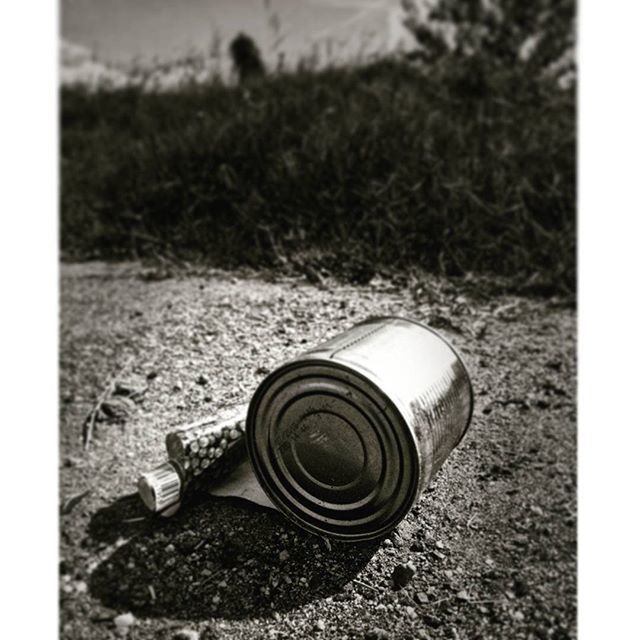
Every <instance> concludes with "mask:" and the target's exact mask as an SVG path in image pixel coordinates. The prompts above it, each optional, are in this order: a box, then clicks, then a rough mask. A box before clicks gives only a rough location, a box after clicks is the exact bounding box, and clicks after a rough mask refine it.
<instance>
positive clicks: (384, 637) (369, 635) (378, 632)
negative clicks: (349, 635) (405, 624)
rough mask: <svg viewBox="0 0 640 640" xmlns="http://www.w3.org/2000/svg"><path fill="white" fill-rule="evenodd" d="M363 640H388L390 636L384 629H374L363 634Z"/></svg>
mask: <svg viewBox="0 0 640 640" xmlns="http://www.w3.org/2000/svg"><path fill="white" fill-rule="evenodd" d="M364 637H365V640H390V638H391V635H390V634H389V632H388V631H386V630H385V629H380V627H375V629H371V630H370V631H367V632H366V633H365V634H364Z"/></svg>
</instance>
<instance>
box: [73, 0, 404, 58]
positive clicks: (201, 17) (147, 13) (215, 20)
mask: <svg viewBox="0 0 640 640" xmlns="http://www.w3.org/2000/svg"><path fill="white" fill-rule="evenodd" d="M61 7H62V11H61V30H62V38H63V40H64V41H65V42H66V43H72V44H73V45H81V46H82V47H84V48H88V49H90V50H91V51H92V52H93V53H94V54H95V55H96V56H97V58H98V60H100V61H101V62H106V63H111V64H113V63H124V64H126V63H129V62H131V61H132V60H134V59H135V58H138V59H139V60H140V61H141V62H150V61H152V60H153V59H154V58H157V59H160V60H170V59H174V58H176V57H179V56H181V55H184V54H186V53H188V52H189V51H190V50H191V51H193V52H197V53H206V52H207V51H208V49H209V47H210V44H211V42H212V40H213V39H214V37H215V35H216V34H217V36H219V37H220V38H221V39H222V46H223V52H224V54H225V55H226V49H227V46H228V42H229V40H230V39H231V38H233V37H234V36H235V35H236V33H238V32H239V31H244V32H245V33H247V34H249V35H251V36H252V37H253V38H254V39H255V40H256V42H257V43H258V45H259V46H260V48H261V50H262V52H263V56H264V58H265V59H266V60H273V59H275V57H276V53H275V51H276V46H275V45H276V41H277V40H278V39H280V43H279V45H278V47H277V48H278V49H279V50H280V51H284V53H285V56H286V59H287V60H288V61H290V62H293V61H295V60H296V59H297V58H298V57H299V56H300V55H302V54H305V53H310V52H311V51H312V49H313V47H314V43H315V47H316V48H317V50H318V53H319V54H320V56H321V57H324V56H326V55H330V56H331V57H333V58H336V57H341V56H344V57H352V56H353V55H355V54H357V53H358V52H359V51H365V52H372V51H380V50H382V51H384V50H388V49H389V48H394V47H395V46H396V45H397V42H398V41H399V40H401V39H402V38H403V36H404V30H403V28H402V26H401V18H402V15H403V14H402V10H401V9H400V0H61Z"/></svg>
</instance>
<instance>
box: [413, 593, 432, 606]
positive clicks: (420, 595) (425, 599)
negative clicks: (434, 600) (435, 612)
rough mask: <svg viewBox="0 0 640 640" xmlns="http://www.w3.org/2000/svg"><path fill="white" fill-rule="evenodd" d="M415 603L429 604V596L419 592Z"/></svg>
mask: <svg viewBox="0 0 640 640" xmlns="http://www.w3.org/2000/svg"><path fill="white" fill-rule="evenodd" d="M415 601H416V602H417V603H418V604H427V602H429V596H428V595H427V594H426V593H425V592H424V591H418V593H416V595H415Z"/></svg>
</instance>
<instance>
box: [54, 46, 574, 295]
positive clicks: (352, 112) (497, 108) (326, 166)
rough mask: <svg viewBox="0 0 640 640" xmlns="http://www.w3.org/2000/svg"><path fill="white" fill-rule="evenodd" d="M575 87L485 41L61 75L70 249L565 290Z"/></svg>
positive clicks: (569, 275) (569, 273)
mask: <svg viewBox="0 0 640 640" xmlns="http://www.w3.org/2000/svg"><path fill="white" fill-rule="evenodd" d="M574 116H575V114H574V96H573V92H571V91H563V90H560V89H559V88H558V86H557V84H556V83H555V82H553V81H550V80H545V79H544V78H539V79H536V80H535V81H532V80H531V78H529V77H527V75H526V74H522V73H520V72H519V71H518V70H517V69H509V68H500V69H495V68H488V67H486V66H485V65H483V64H482V63H481V61H480V62H479V60H478V58H477V57H470V58H468V59H465V58H460V59H457V60H456V61H455V64H451V63H448V62H447V60H446V59H444V60H443V61H442V62H441V63H439V64H435V65H433V66H432V67H431V68H429V69H428V71H427V70H426V69H425V68H421V67H415V66H412V65H409V64H407V63H402V62H394V61H391V60H387V61H380V62H377V63H375V64H371V65H369V66H365V67H359V68H350V69H329V70H325V71H322V72H318V73H310V72H305V71H299V72H297V73H291V74H281V75H276V76H272V77H267V78H265V79H262V80H258V81H255V82H253V83H250V84H248V85H244V86H241V87H228V86H223V85H221V84H219V83H215V82H213V83H211V84H209V85H207V86H190V87H186V88H183V89H181V90H179V91H174V92H168V93H162V94H160V93H144V92H142V91H141V90H138V89H136V88H128V89H121V90H117V91H110V92H107V91H98V92H96V93H90V92H88V91H85V90H82V89H80V88H74V89H64V90H63V91H62V100H61V118H62V168H61V175H62V203H61V218H62V249H63V255H65V256H66V257H69V258H76V259H77V258H87V257H96V256H100V257H106V258H114V257H140V256H149V255H155V254H163V253H164V254H168V253H171V254H174V255H177V256H180V257H186V258H189V259H200V260H204V261H206V262H209V263H211V264H213V265H217V266H224V267H232V266H237V265H240V264H248V265H251V266H254V267H262V266H273V265H276V264H285V263H287V264H290V263H291V262H292V261H293V262H294V263H299V262H300V261H301V260H304V259H305V258H306V259H311V258H310V256H314V258H313V259H314V260H315V261H316V263H317V265H319V266H324V267H326V268H328V269H330V270H333V271H334V272H335V271H338V272H339V271H340V270H341V269H342V268H343V267H344V265H345V263H347V264H351V263H353V264H355V263H357V264H359V265H367V270H368V272H369V273H370V274H373V273H374V272H375V271H376V270H379V269H381V268H407V267H418V268H422V269H425V270H428V271H434V272H443V273H446V274H449V275H463V274H465V273H468V272H487V273H491V274H498V275H504V276H509V277H510V278H515V279H516V280H517V282H520V283H523V282H525V281H529V282H536V283H538V284H540V286H541V288H542V289H543V290H545V291H570V290H573V288H574V280H575V130H574Z"/></svg>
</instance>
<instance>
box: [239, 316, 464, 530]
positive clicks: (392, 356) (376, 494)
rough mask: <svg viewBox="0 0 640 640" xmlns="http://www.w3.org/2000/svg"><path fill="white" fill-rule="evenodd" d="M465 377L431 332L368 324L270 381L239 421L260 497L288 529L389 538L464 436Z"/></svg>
mask: <svg viewBox="0 0 640 640" xmlns="http://www.w3.org/2000/svg"><path fill="white" fill-rule="evenodd" d="M472 410H473V396H472V388H471V381H470V378H469V375H468V372H467V370H466V368H465V366H464V364H463V362H462V360H461V358H460V356H459V355H458V354H457V353H456V351H455V350H454V349H453V347H451V345H450V344H449V343H448V342H447V341H445V340H444V339H443V338H442V337H441V336H440V335H439V334H437V333H436V332H435V331H433V330H431V329H429V328H428V327H426V326H424V325H422V324H420V323H417V322H414V321H411V320H406V319H403V318H393V317H391V318H373V319H370V320H367V321H365V322H363V323H361V324H358V325H356V326H355V327H352V328H351V329H349V330H348V331H346V332H344V333H342V334H340V335H339V336H337V337H335V338H333V339H331V340H329V341H327V342H325V343H324V344H321V345H320V346H318V347H317V348H314V349H312V350H310V351H308V352H306V353H304V354H302V355H301V356H299V357H297V358H295V359H293V360H292V361H290V362H287V363H286V364H284V365H283V366H281V367H279V368H278V369H276V370H275V371H273V372H272V373H271V374H270V375H269V376H268V377H267V378H265V380H264V381H263V382H262V384H261V385H260V386H259V387H258V389H257V390H256V393H255V394H254V396H253V398H252V400H251V403H250V405H249V411H248V414H247V423H246V433H247V447H248V450H249V455H250V458H251V462H252V465H253V468H254V471H255V473H256V475H257V477H258V480H259V481H260V483H261V485H262V487H263V489H264V490H265V492H266V493H267V494H268V495H269V497H270V498H271V499H272V500H273V502H274V503H275V504H276V505H277V506H278V507H279V508H280V509H281V510H282V511H283V512H284V513H285V514H286V515H287V516H288V517H290V518H291V519H293V520H294V521H295V522H297V523H298V524H299V525H300V526H302V527H304V528H306V529H308V530H311V531H313V532H315V533H319V534H322V535H329V536H332V537H335V538H340V539H345V540H354V541H355V540H365V539H371V538H376V537H379V536H382V535H384V534H385V533H387V532H389V530H391V529H392V528H393V527H394V526H395V525H397V524H398V522H399V521H400V520H401V519H402V518H403V517H404V516H405V515H406V514H407V512H408V511H409V510H410V509H411V507H412V506H413V505H414V504H415V502H416V500H417V499H418V497H419V495H420V493H421V492H422V490H423V489H424V488H425V487H426V486H427V484H428V482H429V481H430V479H431V478H433V476H434V474H435V473H436V472H437V471H438V469H439V468H440V467H441V465H442V463H443V462H444V460H445V459H446V457H447V456H448V455H449V453H450V452H451V451H452V449H453V448H454V447H455V446H456V445H457V444H458V442H459V441H460V439H461V438H462V436H463V435H464V433H465V431H466V429H467V427H468V425H469V423H470V420H471V414H472Z"/></svg>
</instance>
